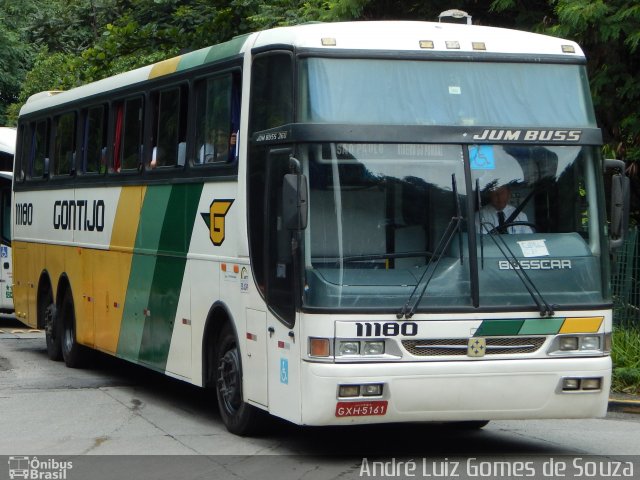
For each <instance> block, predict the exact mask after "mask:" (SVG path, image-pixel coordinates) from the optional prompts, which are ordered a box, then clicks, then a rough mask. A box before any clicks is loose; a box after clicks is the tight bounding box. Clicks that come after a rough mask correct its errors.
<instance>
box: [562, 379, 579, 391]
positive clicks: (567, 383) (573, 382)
mask: <svg viewBox="0 0 640 480" xmlns="http://www.w3.org/2000/svg"><path fill="white" fill-rule="evenodd" d="M578 389H580V379H579V378H565V379H563V380H562V390H578Z"/></svg>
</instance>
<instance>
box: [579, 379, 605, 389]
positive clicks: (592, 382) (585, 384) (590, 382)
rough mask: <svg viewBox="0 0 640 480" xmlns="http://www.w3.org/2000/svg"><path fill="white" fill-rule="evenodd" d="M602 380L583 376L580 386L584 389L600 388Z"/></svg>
mask: <svg viewBox="0 0 640 480" xmlns="http://www.w3.org/2000/svg"><path fill="white" fill-rule="evenodd" d="M601 380H602V379H600V378H583V379H582V382H581V384H580V386H581V387H582V390H600V387H601V385H602V382H601Z"/></svg>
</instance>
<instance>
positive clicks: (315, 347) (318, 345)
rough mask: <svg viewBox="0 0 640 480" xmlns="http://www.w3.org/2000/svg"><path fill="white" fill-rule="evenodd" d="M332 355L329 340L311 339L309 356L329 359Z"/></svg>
mask: <svg viewBox="0 0 640 480" xmlns="http://www.w3.org/2000/svg"><path fill="white" fill-rule="evenodd" d="M329 354H330V349H329V339H328V338H310V339H309V355H310V356H312V357H328V356H329Z"/></svg>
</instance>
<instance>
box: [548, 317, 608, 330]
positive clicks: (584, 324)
mask: <svg viewBox="0 0 640 480" xmlns="http://www.w3.org/2000/svg"><path fill="white" fill-rule="evenodd" d="M603 320H604V317H574V318H567V319H566V320H565V321H564V323H563V324H562V328H561V329H560V332H558V333H596V332H597V331H598V330H600V325H602V321H603Z"/></svg>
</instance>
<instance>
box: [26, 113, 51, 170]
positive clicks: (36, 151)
mask: <svg viewBox="0 0 640 480" xmlns="http://www.w3.org/2000/svg"><path fill="white" fill-rule="evenodd" d="M31 150H32V152H33V155H32V156H31V164H30V166H29V167H30V168H29V173H30V177H31V178H34V179H36V178H43V177H44V163H45V162H44V159H45V158H46V157H47V155H48V153H49V120H39V121H38V122H36V125H35V130H34V132H33V144H32V147H31Z"/></svg>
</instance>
